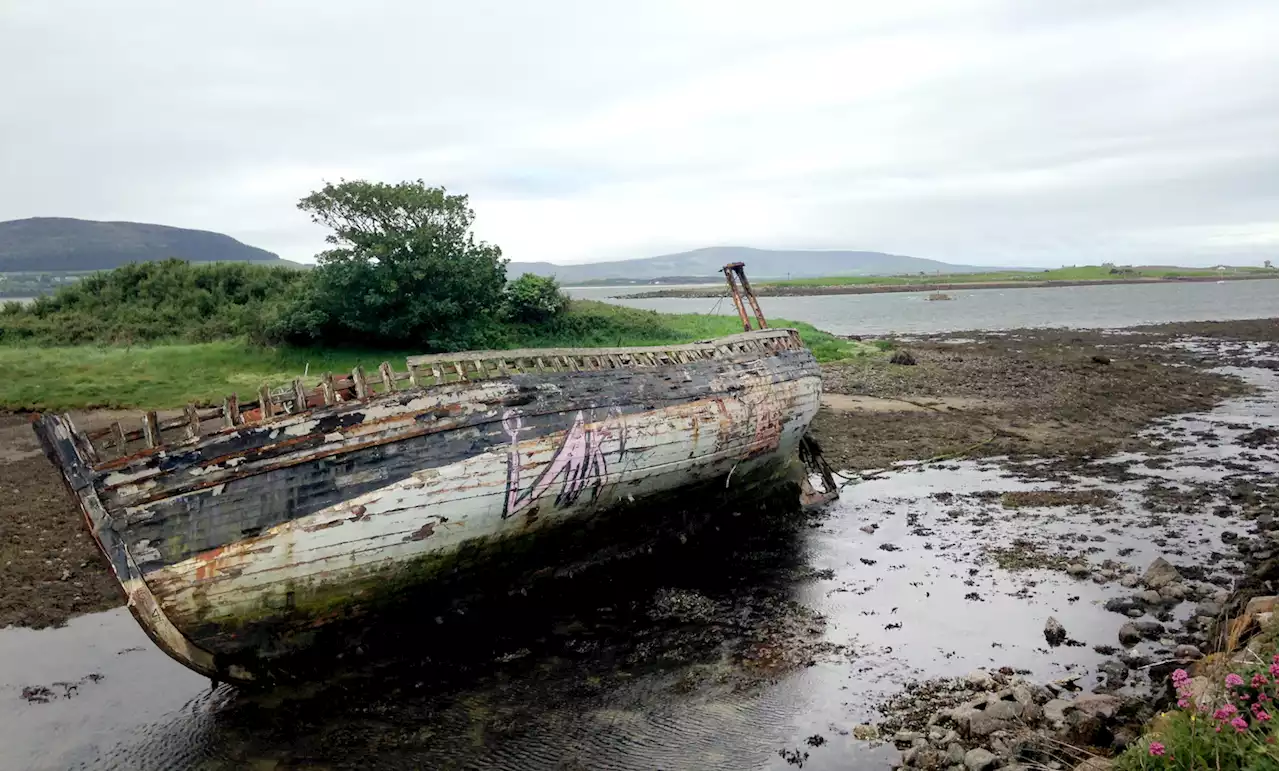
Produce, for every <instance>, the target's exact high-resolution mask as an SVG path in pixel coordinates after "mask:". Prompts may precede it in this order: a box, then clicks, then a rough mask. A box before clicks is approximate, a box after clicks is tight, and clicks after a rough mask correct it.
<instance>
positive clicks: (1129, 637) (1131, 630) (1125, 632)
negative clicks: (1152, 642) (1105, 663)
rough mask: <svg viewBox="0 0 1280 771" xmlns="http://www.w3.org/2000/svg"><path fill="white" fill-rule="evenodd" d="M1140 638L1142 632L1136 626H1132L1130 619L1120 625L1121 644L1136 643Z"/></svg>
mask: <svg viewBox="0 0 1280 771" xmlns="http://www.w3.org/2000/svg"><path fill="white" fill-rule="evenodd" d="M1141 639H1142V632H1139V631H1138V627H1136V626H1134V624H1133V622H1132V621H1130V622H1128V623H1126V624H1123V625H1121V627H1120V644H1121V645H1137V644H1138V641H1139V640H1141Z"/></svg>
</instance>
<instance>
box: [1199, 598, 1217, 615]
mask: <svg viewBox="0 0 1280 771" xmlns="http://www.w3.org/2000/svg"><path fill="white" fill-rule="evenodd" d="M1221 613H1222V604H1221V603H1218V602H1214V601H1213V600H1205V601H1204V602H1201V603H1200V604H1199V605H1196V615H1197V616H1210V617H1212V618H1217V617H1218V615H1219V614H1221Z"/></svg>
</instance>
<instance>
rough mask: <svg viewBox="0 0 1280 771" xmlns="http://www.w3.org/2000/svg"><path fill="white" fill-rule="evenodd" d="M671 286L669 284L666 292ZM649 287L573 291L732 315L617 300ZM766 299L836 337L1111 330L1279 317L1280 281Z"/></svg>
mask: <svg viewBox="0 0 1280 771" xmlns="http://www.w3.org/2000/svg"><path fill="white" fill-rule="evenodd" d="M663 288H668V287H663ZM642 291H645V288H644V287H634V286H631V287H570V288H569V289H568V292H569V294H570V295H571V296H573V297H577V298H582V299H587V300H605V301H607V302H611V303H617V304H619V305H628V306H631V307H633V308H648V309H650V310H655V311H660V312H663V313H709V312H712V311H713V310H714V311H715V312H716V313H718V314H721V315H726V316H732V315H734V309H733V303H732V302H730V301H729V300H728V299H725V300H722V301H721V300H718V299H716V298H697V299H685V298H667V297H663V298H654V299H646V300H623V299H615V298H616V297H617V296H618V295H623V294H634V293H636V292H642ZM930 294H931V293H930V292H888V293H884V294H861V295H822V296H817V297H762V298H760V305H761V308H762V310H763V311H764V314H765V316H766V318H770V319H771V318H782V319H790V320H792V321H806V322H808V323H810V324H813V325H814V326H816V327H818V328H819V329H824V330H826V331H828V332H832V333H834V334H837V335H887V334H930V333H936V332H953V331H957V330H966V329H989V330H995V329H1023V328H1036V327H1073V328H1113V327H1130V326H1137V325H1140V324H1162V323H1165V322H1171V321H1229V320H1233V319H1256V318H1270V317H1274V316H1275V315H1276V306H1277V301H1278V300H1280V284H1278V283H1277V282H1276V281H1271V280H1258V281H1225V282H1223V283H1221V284H1218V283H1208V282H1184V283H1173V282H1171V283H1168V284H1109V285H1106V286H1068V287H1052V288H1037V289H959V290H947V292H946V294H947V295H948V296H949V297H950V298H951V299H950V300H929V299H928V297H929V295H930Z"/></svg>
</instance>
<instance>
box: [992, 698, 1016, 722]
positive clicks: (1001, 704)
mask: <svg viewBox="0 0 1280 771" xmlns="http://www.w3.org/2000/svg"><path fill="white" fill-rule="evenodd" d="M983 713H984V714H985V715H986V716H987V717H990V718H995V719H996V720H1017V719H1018V718H1020V717H1022V705H1021V704H1019V703H1018V702H1016V701H998V702H996V703H995V704H988V705H987V708H986V709H985V710H983Z"/></svg>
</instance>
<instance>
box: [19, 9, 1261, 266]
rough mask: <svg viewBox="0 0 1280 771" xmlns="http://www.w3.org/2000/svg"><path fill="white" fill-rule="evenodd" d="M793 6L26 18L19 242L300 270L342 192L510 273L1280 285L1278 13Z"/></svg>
mask: <svg viewBox="0 0 1280 771" xmlns="http://www.w3.org/2000/svg"><path fill="white" fill-rule="evenodd" d="M783 8H784V7H783V6H778V5H777V4H769V5H761V6H760V7H759V8H755V9H753V8H751V7H749V6H748V5H744V4H742V3H725V4H689V3H680V2H674V1H673V2H664V3H644V4H634V5H633V6H623V5H617V4H611V3H594V2H570V1H567V0H563V1H562V0H551V1H549V2H543V3H537V4H531V3H517V2H498V1H497V0H491V1H489V2H482V3H452V2H448V3H446V2H420V3H410V2H392V1H391V0H381V1H379V2H373V3H365V4H360V5H358V6H352V5H350V4H345V3H337V2H269V3H248V2H232V3H220V4H213V5H205V6H194V5H190V4H170V3H163V2H159V1H158V0H157V1H156V2H142V1H140V0H132V1H121V2H113V3H110V4H106V3H98V2H89V1H88V0H86V1H84V2H80V3H56V4H54V3H47V4H46V3H27V4H9V5H6V6H4V7H3V8H0V72H4V73H7V74H6V75H5V76H4V77H5V89H4V93H5V98H6V107H5V111H4V117H3V119H0V170H2V171H3V174H4V176H5V180H6V184H5V185H3V186H0V219H8V218H16V217H24V216H35V215H66V216H83V217H91V218H120V219H136V220H142V221H152V222H162V223H166V224H175V225H185V226H193V227H201V228H206V229H211V230H218V231H222V232H227V233H229V234H231V235H234V236H236V237H238V238H241V239H243V240H246V241H248V242H251V243H254V244H256V245H260V246H262V247H264V248H268V249H271V250H273V251H277V252H280V253H281V254H283V255H285V256H288V257H291V258H306V257H308V256H310V255H311V254H313V253H314V252H315V251H317V250H318V249H320V248H321V243H320V242H321V238H322V234H321V233H320V232H319V231H318V230H317V229H316V228H315V227H314V226H313V225H311V224H310V223H309V222H308V221H307V219H306V217H305V216H304V215H302V213H301V212H298V211H296V209H295V208H294V204H295V203H296V201H297V199H298V198H300V197H301V196H302V195H305V194H306V193H307V192H308V191H309V190H311V189H313V188H315V187H316V186H318V185H319V184H321V182H322V180H323V179H325V178H330V179H332V178H335V177H337V176H348V177H351V176H369V177H374V178H380V179H388V180H396V179H404V178H417V177H423V178H425V179H427V180H428V181H431V182H433V183H440V184H445V185H446V186H448V187H450V188H451V189H453V190H457V191H461V192H468V193H471V194H472V197H473V205H474V206H475V207H476V209H477V211H478V214H479V216H480V220H481V223H482V225H484V226H486V227H490V228H492V235H491V236H486V237H492V238H493V239H494V240H497V241H498V242H499V243H500V244H501V245H502V246H503V247H504V249H505V250H506V251H507V253H508V254H510V255H512V256H513V257H516V258H517V259H545V258H553V259H561V258H563V259H569V260H572V261H583V260H591V259H604V258H616V257H619V256H645V255H646V253H647V252H649V251H650V250H654V251H657V250H674V249H680V248H691V247H697V246H703V245H706V244H708V243H743V242H749V243H751V244H752V245H757V246H778V247H806V246H810V247H814V248H819V247H823V248H865V249H884V250H888V251H901V252H906V253H912V254H919V255H920V256H928V257H935V258H940V259H955V260H958V261H959V260H970V261H973V260H977V261H987V262H1001V263H1005V264H1008V263H1010V262H1011V261H1012V262H1016V263H1018V264H1032V265H1035V264H1045V265H1054V264H1058V262H1059V261H1061V260H1063V259H1064V258H1065V256H1067V255H1072V258H1071V261H1086V260H1088V259H1091V258H1088V257H1085V258H1081V257H1077V256H1074V255H1076V254H1077V253H1078V252H1080V251H1082V250H1083V251H1087V252H1088V253H1089V254H1093V255H1094V257H1093V258H1092V259H1109V258H1118V259H1128V258H1134V259H1138V258H1141V259H1151V260H1159V261H1166V262H1169V261H1178V260H1179V259H1182V258H1184V257H1185V258H1188V259H1193V260H1197V261H1202V262H1212V261H1216V260H1219V259H1228V258H1230V259H1237V260H1252V261H1257V260H1260V259H1263V258H1264V257H1274V253H1275V250H1276V244H1275V232H1276V207H1277V201H1278V197H1277V187H1278V185H1280V176H1278V175H1277V154H1276V144H1277V137H1278V134H1280V127H1278V125H1277V112H1278V111H1280V100H1277V92H1278V90H1280V83H1278V82H1277V49H1276V43H1275V41H1274V39H1273V37H1274V35H1273V34H1272V33H1273V32H1274V29H1275V26H1276V23H1275V22H1276V19H1277V12H1276V8H1275V6H1274V3H1265V2H1261V1H1259V2H1251V1H1240V2H1227V3H1219V4H1207V3H1203V2H1199V1H1196V2H1192V1H1190V0H1172V1H1166V0H1130V1H1129V2H1114V1H1113V0H1112V1H1106V2H1104V1H1101V0H1088V1H1087V2H1073V3H1027V2H997V1H995V0H992V1H991V2H981V3H977V4H973V5H967V4H966V5H965V7H963V8H961V7H959V6H956V5H953V4H951V3H946V2H942V1H941V0H936V1H934V2H930V1H928V0H922V1H920V2H905V3H900V4H894V5H892V6H890V5H887V4H880V3H865V4H861V5H857V6H856V7H854V8H852V9H851V8H850V7H849V4H848V3H844V2H839V3H830V4H827V5H821V4H818V5H813V6H806V5H804V4H801V5H799V6H796V7H794V8H790V7H788V9H787V10H783ZM1260 30H1261V31H1260ZM1264 33H1265V34H1264ZM859 51H874V52H876V57H875V58H872V59H871V60H869V61H865V60H863V59H860V58H858V57H857V56H852V57H850V56H846V54H849V53H851V52H852V53H854V54H856V53H857V52H859ZM931 56H934V57H937V60H936V61H924V59H927V58H928V57H931ZM777 72H783V73H786V75H785V77H787V78H794V80H793V81H789V82H783V83H774V82H770V80H769V79H770V77H771V73H777ZM779 77H782V76H779ZM744 207H745V209H744ZM746 209H749V210H750V212H751V213H749V214H744V213H743V212H744V210H746ZM543 212H546V216H543ZM1193 227H1194V229H1189V228H1193ZM1268 228H1269V232H1270V233H1271V235H1270V237H1269V238H1270V240H1268V238H1267V237H1266V233H1267V232H1268ZM1244 231H1247V232H1259V233H1262V234H1263V235H1262V236H1261V237H1258V238H1245V239H1238V241H1237V242H1233V241H1232V238H1231V237H1227V236H1223V237H1221V238H1217V237H1214V238H1208V237H1207V236H1206V237H1205V240H1203V241H1202V242H1199V243H1189V242H1187V239H1190V238H1198V237H1200V236H1201V235H1204V234H1210V235H1212V234H1215V233H1227V234H1230V233H1235V232H1244ZM571 237H572V239H573V240H572V241H570V240H569V239H570V238H571Z"/></svg>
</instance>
